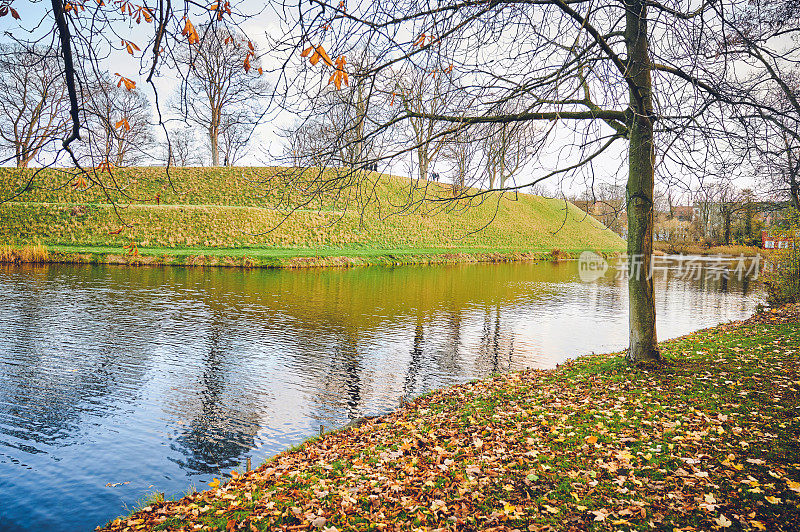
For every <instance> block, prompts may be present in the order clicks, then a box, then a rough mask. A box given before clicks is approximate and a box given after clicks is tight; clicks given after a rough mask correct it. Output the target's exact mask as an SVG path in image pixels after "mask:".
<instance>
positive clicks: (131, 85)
mask: <svg viewBox="0 0 800 532" xmlns="http://www.w3.org/2000/svg"><path fill="white" fill-rule="evenodd" d="M114 75H115V76H119V81H118V82H117V87H121V86H122V85H123V84H124V85H125V88H126V89H127V90H129V91H132V90H133V89H135V88H136V82H135V81H133V80H132V79H130V78H126V77H125V76H123V75H122V74H120V73H119V72H115V73H114Z"/></svg>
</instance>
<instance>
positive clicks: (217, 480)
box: [208, 478, 219, 489]
mask: <svg viewBox="0 0 800 532" xmlns="http://www.w3.org/2000/svg"><path fill="white" fill-rule="evenodd" d="M208 485H209V486H211V487H212V488H214V489H216V488H218V487H219V479H218V478H215V479H214V480H212V481H211V482H209V483H208Z"/></svg>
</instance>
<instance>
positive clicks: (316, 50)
mask: <svg viewBox="0 0 800 532" xmlns="http://www.w3.org/2000/svg"><path fill="white" fill-rule="evenodd" d="M312 52H313V53H312ZM309 54H311V58H310V59H309V61H310V62H311V65H312V66H316V64H317V63H319V60H320V59H322V61H323V62H324V63H325V64H326V65H328V66H333V61H331V58H330V57H329V56H328V52H326V51H325V48H323V47H322V45H319V46H314V47H311V46H309V47H308V48H306V49H305V50H303V52H302V53H301V54H300V57H308V55H309Z"/></svg>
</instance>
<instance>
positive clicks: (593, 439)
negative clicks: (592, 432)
mask: <svg viewBox="0 0 800 532" xmlns="http://www.w3.org/2000/svg"><path fill="white" fill-rule="evenodd" d="M584 441H585V442H586V443H588V444H589V445H594V444H595V443H597V436H586V438H584Z"/></svg>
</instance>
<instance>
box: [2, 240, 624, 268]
mask: <svg viewBox="0 0 800 532" xmlns="http://www.w3.org/2000/svg"><path fill="white" fill-rule="evenodd" d="M582 251H583V250H581V249H576V250H560V249H553V250H545V249H540V250H526V251H520V250H501V249H495V250H486V249H468V248H467V249H459V248H452V249H435V248H434V249H413V248H410V249H409V248H406V249H370V248H317V249H306V248H294V249H291V248H290V249H275V248H242V249H227V248H179V249H172V248H139V247H136V248H135V253H131V252H130V248H124V247H107V246H103V247H100V246H97V247H91V246H42V245H36V246H21V247H13V246H0V263H11V264H121V265H127V266H209V267H224V268H314V267H352V266H399V265H423V264H454V263H476V262H485V263H501V262H537V261H554V262H560V261H563V260H572V259H577V258H578V256H579V255H580V253H581V252H582ZM595 252H596V253H599V254H600V255H603V256H606V257H611V256H614V255H616V254H618V253H619V251H618V250H617V249H615V248H612V249H606V250H595Z"/></svg>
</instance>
